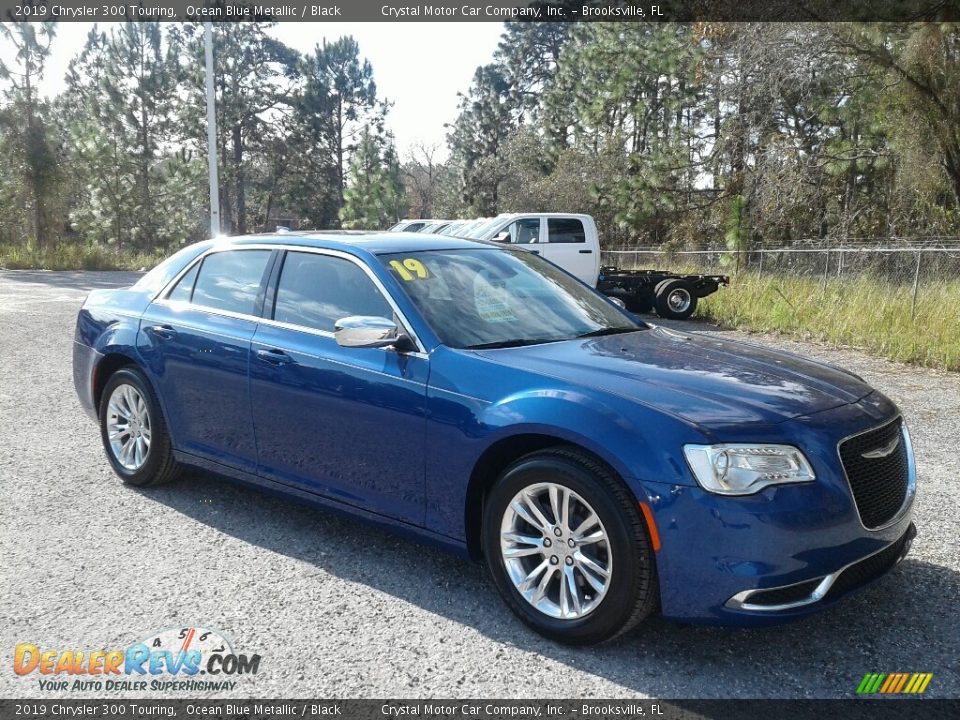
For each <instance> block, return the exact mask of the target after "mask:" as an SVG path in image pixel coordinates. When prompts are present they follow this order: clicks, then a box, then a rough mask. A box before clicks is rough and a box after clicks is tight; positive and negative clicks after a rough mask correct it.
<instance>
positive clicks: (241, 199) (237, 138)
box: [233, 123, 247, 235]
mask: <svg viewBox="0 0 960 720" xmlns="http://www.w3.org/2000/svg"><path fill="white" fill-rule="evenodd" d="M233 169H234V175H235V177H236V183H237V187H236V193H237V234H239V235H246V234H247V188H246V180H245V178H244V174H243V128H242V126H241V125H240V123H237V124H236V125H234V126H233Z"/></svg>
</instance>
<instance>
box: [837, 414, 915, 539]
mask: <svg viewBox="0 0 960 720" xmlns="http://www.w3.org/2000/svg"><path fill="white" fill-rule="evenodd" d="M840 460H841V461H842V462H843V469H844V471H845V472H846V474H847V480H849V482H850V489H851V491H852V492H853V499H854V502H856V504H857V511H858V512H859V513H860V520H861V521H862V522H863V526H864V527H865V528H868V529H875V528H879V527H882V526H883V525H885V524H886V523H888V522H890V520H892V519H893V518H894V517H896V515H897V513H898V512H899V511H900V508H902V507H903V503H904V501H905V500H906V497H907V485H908V482H909V459H908V457H907V444H906V438H905V437H904V433H903V420H902V419H901V418H899V417H898V418H897V419H895V420H893V421H891V422H889V423H887V424H886V425H883V426H882V427H879V428H875V429H873V430H868V431H867V432H865V433H861V434H860V435H855V436H854V437H852V438H848V439H847V440H844V441H843V442H842V443H840Z"/></svg>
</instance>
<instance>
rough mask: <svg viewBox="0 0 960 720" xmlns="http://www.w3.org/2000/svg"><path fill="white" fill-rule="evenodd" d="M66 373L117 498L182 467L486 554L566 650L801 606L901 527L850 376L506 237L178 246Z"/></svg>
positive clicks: (904, 465) (906, 514)
mask: <svg viewBox="0 0 960 720" xmlns="http://www.w3.org/2000/svg"><path fill="white" fill-rule="evenodd" d="M73 372H74V382H75V384H76V389H77V392H78V393H79V396H80V400H81V402H82V404H83V405H84V407H85V408H86V409H87V410H88V412H89V413H90V415H91V416H93V417H94V418H96V419H97V421H98V422H99V424H100V433H101V436H102V439H103V444H104V447H105V449H106V455H107V458H108V460H109V462H110V464H111V465H112V466H113V469H114V471H116V473H117V474H118V475H119V476H120V477H121V478H122V479H123V480H124V481H125V482H127V483H130V484H133V485H139V486H145V485H153V484H157V483H161V482H165V481H168V480H170V479H172V478H173V477H174V476H175V475H176V474H177V472H178V470H179V469H180V468H181V467H182V466H184V465H193V466H199V467H202V468H207V469H210V470H213V471H215V472H218V473H221V474H224V475H227V476H230V477H233V478H235V479H238V480H241V481H246V482H249V483H253V484H256V485H260V486H265V487H267V488H269V489H272V490H277V491H280V492H283V493H285V494H288V495H291V496H294V497H297V498H299V499H301V500H306V501H308V502H311V503H314V504H317V505H321V506H324V507H327V508H333V509H337V510H340V511H345V512H348V513H350V514H353V515H358V516H362V517H364V518H366V519H368V520H371V521H373V522H376V523H379V524H382V525H386V526H390V527H392V528H394V529H398V530H401V531H405V532H408V533H411V534H414V535H417V536H419V537H421V538H424V539H427V540H429V541H432V542H435V543H438V544H441V545H444V546H447V547H449V548H452V549H454V550H458V551H460V552H463V553H468V554H470V555H471V556H474V557H478V558H479V557H482V558H483V559H484V561H485V563H486V564H487V566H488V567H489V570H490V573H491V575H492V576H493V580H494V582H495V584H496V587H497V589H498V590H499V592H500V594H501V595H502V596H503V598H504V600H505V601H506V603H507V605H509V606H510V608H511V609H512V610H513V611H514V612H515V613H516V614H517V615H518V616H519V617H520V618H521V619H522V620H523V621H524V622H525V623H527V624H528V625H530V626H531V627H533V628H534V629H536V630H537V631H539V632H540V633H543V634H544V635H546V636H548V637H551V638H554V639H556V640H559V641H562V642H567V643H573V644H586V643H593V642H599V641H602V640H605V639H607V638H610V637H613V636H614V635H617V634H618V633H621V632H623V631H625V630H627V629H629V628H631V627H633V626H634V625H636V624H637V623H638V622H639V621H640V620H641V619H642V618H644V617H645V616H646V615H648V614H649V613H651V612H653V611H654V610H655V609H657V608H659V609H660V611H661V612H662V613H663V614H664V615H665V616H667V617H670V618H675V619H678V620H682V621H700V622H714V623H726V624H742V625H748V624H758V623H763V622H771V621H776V620H782V619H784V618H789V617H796V616H798V615H802V614H804V613H809V612H811V611H814V610H817V609H819V608H823V607H825V606H828V605H830V604H832V603H833V602H835V601H837V600H839V599H840V598H841V597H843V596H844V595H846V594H848V593H849V592H850V591H852V590H854V589H856V588H859V587H861V586H863V585H864V584H866V583H868V582H870V581H871V580H873V579H875V578H877V577H879V576H881V575H882V574H884V573H885V572H886V571H887V570H889V569H891V568H892V567H893V566H895V565H896V564H897V563H898V562H899V561H900V560H901V559H902V558H903V556H904V555H905V554H906V553H907V551H908V549H909V545H910V542H911V540H912V539H913V536H914V535H915V529H914V526H913V523H912V522H911V507H912V504H913V499H914V493H915V486H916V477H915V470H914V459H913V452H912V449H911V445H910V436H909V434H908V433H907V427H906V424H905V423H904V421H903V418H902V417H901V416H900V413H899V411H898V410H897V408H896V406H895V405H894V404H893V403H892V402H891V401H890V400H888V399H887V398H886V397H884V396H883V395H881V394H880V393H879V392H877V391H875V390H873V389H872V388H870V387H869V386H868V385H867V384H866V383H865V382H864V381H863V380H862V379H861V378H859V377H857V376H855V375H852V374H851V373H848V372H845V371H843V370H840V369H837V368H833V367H829V366H827V365H823V364H820V363H816V362H813V361H810V360H805V359H803V358H800V357H796V356H793V355H790V354H787V353H781V352H774V351H771V350H765V349H761V348H758V347H755V346H752V345H747V344H739V343H733V342H723V341H717V340H713V339H708V338H706V337H703V336H696V335H689V334H684V333H679V332H675V331H673V330H670V329H666V328H663V327H656V326H652V325H648V324H646V323H643V322H641V321H639V320H637V319H636V318H634V317H633V316H631V315H629V314H628V313H626V312H625V311H623V310H622V309H621V308H620V307H618V306H617V305H616V304H614V302H612V301H611V300H609V299H608V298H606V297H604V296H603V295H600V294H599V293H597V292H596V291H595V290H593V289H592V288H589V287H587V286H586V285H584V284H582V283H581V282H580V281H578V280H576V279H575V278H573V277H572V276H570V275H568V274H567V273H565V272H564V271H562V270H560V269H559V268H557V267H556V266H554V265H552V264H551V263H549V262H547V261H545V260H543V259H541V258H539V257H537V256H534V255H532V254H529V253H524V252H522V251H517V250H514V249H511V248H509V247H501V246H494V245H491V244H487V243H482V242H476V241H470V240H460V239H455V238H450V237H441V236H436V235H423V234H414V233H402V232H401V233H361V234H338V233H320V232H317V233H303V234H296V233H284V234H282V235H276V236H269V235H265V236H258V237H243V238H233V239H229V240H212V241H208V242H203V243H199V244H196V245H192V246H190V247H187V248H185V249H183V250H181V251H180V252H178V253H176V254H175V255H173V256H172V257H170V258H169V259H167V260H166V261H164V262H163V263H161V264H160V265H158V266H157V267H156V268H154V269H153V270H152V271H150V272H149V273H147V274H146V275H145V276H143V277H142V278H141V279H140V280H139V282H137V283H136V284H135V285H133V286H132V287H130V288H127V289H122V290H95V291H93V292H92V293H91V294H90V295H89V297H88V298H87V300H86V302H85V303H84V305H83V308H82V309H81V310H80V314H79V317H78V319H77V327H76V338H75V343H74V363H73Z"/></svg>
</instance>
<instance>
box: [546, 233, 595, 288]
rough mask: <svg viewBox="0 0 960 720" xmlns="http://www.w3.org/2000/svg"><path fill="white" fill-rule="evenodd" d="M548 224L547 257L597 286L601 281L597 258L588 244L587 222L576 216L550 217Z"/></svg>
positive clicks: (586, 281) (589, 283)
mask: <svg viewBox="0 0 960 720" xmlns="http://www.w3.org/2000/svg"><path fill="white" fill-rule="evenodd" d="M544 221H545V222H544V224H545V225H546V227H545V228H544V229H545V230H546V233H545V235H544V237H543V238H542V242H544V243H545V244H544V245H543V247H542V250H541V254H542V255H543V257H545V258H546V259H547V260H549V261H550V262H552V263H555V264H556V265H559V266H560V267H562V268H563V269H564V270H566V271H567V272H568V273H571V274H572V275H575V276H576V277H577V278H579V279H580V280H582V281H583V282H585V283H587V284H588V285H591V286H593V285H594V284H595V283H596V280H597V256H596V252H595V249H594V248H593V246H592V244H591V243H588V242H587V234H586V228H585V227H584V225H583V221H582V220H581V219H580V218H576V217H568V218H564V217H559V218H558V217H548V218H544Z"/></svg>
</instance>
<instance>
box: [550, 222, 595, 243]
mask: <svg viewBox="0 0 960 720" xmlns="http://www.w3.org/2000/svg"><path fill="white" fill-rule="evenodd" d="M547 232H548V233H549V235H550V242H552V243H582V242H586V241H587V235H586V233H585V232H584V231H583V223H582V222H580V221H579V220H577V219H576V218H548V219H547Z"/></svg>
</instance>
